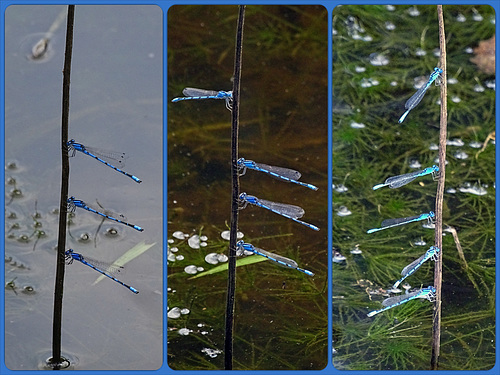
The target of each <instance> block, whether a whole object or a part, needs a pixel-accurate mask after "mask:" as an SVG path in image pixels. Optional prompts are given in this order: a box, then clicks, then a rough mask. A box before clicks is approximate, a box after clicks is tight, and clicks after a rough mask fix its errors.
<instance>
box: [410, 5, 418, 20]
mask: <svg viewBox="0 0 500 375" xmlns="http://www.w3.org/2000/svg"><path fill="white" fill-rule="evenodd" d="M408 14H409V15H410V16H412V17H418V16H420V11H419V10H418V9H417V7H416V6H412V7H411V8H409V9H408Z"/></svg>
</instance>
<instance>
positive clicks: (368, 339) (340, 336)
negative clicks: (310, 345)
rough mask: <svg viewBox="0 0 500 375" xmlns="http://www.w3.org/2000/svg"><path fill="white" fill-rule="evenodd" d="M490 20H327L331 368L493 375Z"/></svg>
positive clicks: (416, 14) (454, 10) (453, 9)
mask: <svg viewBox="0 0 500 375" xmlns="http://www.w3.org/2000/svg"><path fill="white" fill-rule="evenodd" d="M495 17H496V15H495V10H494V9H493V8H492V7H491V6H488V5H443V6H436V5H410V4H407V5H342V6H337V7H335V8H334V10H333V15H332V25H333V30H332V36H333V41H332V44H333V46H332V50H333V104H332V113H333V125H332V126H333V128H332V134H333V150H332V151H333V160H334V163H333V181H332V183H333V184H332V187H333V192H332V195H333V212H332V218H333V241H332V242H333V254H332V257H333V270H332V276H333V321H332V327H333V357H332V358H333V365H334V367H335V368H336V369H338V370H354V371H355V372H356V371H360V370H380V371H388V370H431V369H439V370H490V369H492V368H493V366H495V361H496V356H497V353H496V336H495V331H496V329H497V327H496V324H495V322H496V310H495V305H496V302H497V301H496V287H495V286H496V282H495V279H496V273H495V263H496V262H495V259H496V258H495V252H496V235H495V226H496V219H495V206H496V200H495V195H496V185H495V172H496V168H495V167H496V165H495V126H496V123H495V115H496V108H495V101H496V95H495V48H494V45H495V32H496V26H495ZM441 21H442V22H441ZM444 62H445V63H444ZM445 83H446V85H445ZM445 93H446V96H441V95H445ZM442 98H445V99H444V100H443V99H442ZM446 123H447V128H446V127H444V126H446Z"/></svg>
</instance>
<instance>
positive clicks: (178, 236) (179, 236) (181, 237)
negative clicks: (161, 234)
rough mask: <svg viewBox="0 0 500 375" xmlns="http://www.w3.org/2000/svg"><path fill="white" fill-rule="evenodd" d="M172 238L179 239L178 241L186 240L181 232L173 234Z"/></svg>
mask: <svg viewBox="0 0 500 375" xmlns="http://www.w3.org/2000/svg"><path fill="white" fill-rule="evenodd" d="M172 237H174V238H177V239H178V240H183V239H184V238H185V236H184V233H183V232H182V231H180V230H178V231H176V232H174V233H172Z"/></svg>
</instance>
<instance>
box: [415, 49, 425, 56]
mask: <svg viewBox="0 0 500 375" xmlns="http://www.w3.org/2000/svg"><path fill="white" fill-rule="evenodd" d="M415 55H417V56H425V55H427V52H426V51H425V50H423V49H422V48H417V50H416V51H415Z"/></svg>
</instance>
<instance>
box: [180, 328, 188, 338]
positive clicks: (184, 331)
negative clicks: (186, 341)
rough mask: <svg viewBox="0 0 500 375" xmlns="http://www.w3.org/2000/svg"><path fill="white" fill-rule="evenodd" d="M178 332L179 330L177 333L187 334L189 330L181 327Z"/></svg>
mask: <svg viewBox="0 0 500 375" xmlns="http://www.w3.org/2000/svg"><path fill="white" fill-rule="evenodd" d="M178 332H179V335H182V336H187V335H189V334H190V333H191V330H190V329H188V328H181V329H180V330H179V331H178Z"/></svg>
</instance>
